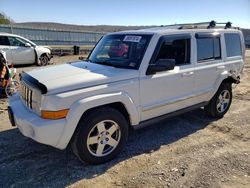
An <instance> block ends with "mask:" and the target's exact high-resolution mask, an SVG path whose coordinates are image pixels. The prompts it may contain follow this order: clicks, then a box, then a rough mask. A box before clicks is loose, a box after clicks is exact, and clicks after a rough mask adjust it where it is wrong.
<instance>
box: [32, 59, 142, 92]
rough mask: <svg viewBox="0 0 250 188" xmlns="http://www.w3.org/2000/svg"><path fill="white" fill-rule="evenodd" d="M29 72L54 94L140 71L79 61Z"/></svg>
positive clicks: (98, 83) (118, 79) (134, 75)
mask: <svg viewBox="0 0 250 188" xmlns="http://www.w3.org/2000/svg"><path fill="white" fill-rule="evenodd" d="M27 74H28V75H29V76H31V77H33V78H34V79H36V80H37V81H38V82H40V83H41V84H43V85H44V86H46V88H47V93H48V94H53V93H61V92H66V91H70V90H75V89H80V88H87V87H92V86H97V85H101V84H108V83H112V82H117V81H121V80H128V79H132V78H136V77H137V78H138V75H139V71H138V70H132V69H120V68H115V67H111V66H106V65H99V64H94V63H89V62H83V61H77V62H74V63H68V64H63V65H56V66H52V67H49V68H42V69H38V70H33V71H31V72H28V73H27Z"/></svg>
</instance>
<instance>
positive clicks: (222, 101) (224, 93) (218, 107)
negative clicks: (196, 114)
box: [205, 83, 232, 118]
mask: <svg viewBox="0 0 250 188" xmlns="http://www.w3.org/2000/svg"><path fill="white" fill-rule="evenodd" d="M231 102H232V84H231V83H222V84H221V86H220V88H219V89H218V91H217V92H216V94H215V95H214V97H213V98H212V99H211V100H210V102H209V104H208V105H207V106H205V112H206V113H207V114H208V115H209V116H212V117H216V118H221V117H223V116H224V115H225V114H226V113H227V111H228V109H229V107H230V105H231Z"/></svg>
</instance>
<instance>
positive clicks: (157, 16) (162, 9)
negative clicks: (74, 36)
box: [0, 0, 250, 28]
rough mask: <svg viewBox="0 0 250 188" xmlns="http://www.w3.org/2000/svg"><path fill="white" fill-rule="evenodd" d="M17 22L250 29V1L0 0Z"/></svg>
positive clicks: (8, 13)
mask: <svg viewBox="0 0 250 188" xmlns="http://www.w3.org/2000/svg"><path fill="white" fill-rule="evenodd" d="M0 12H4V13H5V14H6V15H7V16H9V17H10V18H12V19H13V20H14V21H15V22H36V21H39V22H60V23H68V24H79V25H96V24H97V25H102V24H105V25H166V24H175V23H189V22H203V21H210V20H216V21H218V22H222V21H223V22H226V21H231V22H233V25H234V26H240V27H243V28H250V0H99V1H98V0H90V1H84V0H71V1H68V0H67V1H63V0H42V1H36V0H0Z"/></svg>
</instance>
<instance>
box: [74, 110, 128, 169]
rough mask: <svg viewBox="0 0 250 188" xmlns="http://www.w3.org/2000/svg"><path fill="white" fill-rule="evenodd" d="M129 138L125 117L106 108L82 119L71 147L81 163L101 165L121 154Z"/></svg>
mask: <svg viewBox="0 0 250 188" xmlns="http://www.w3.org/2000/svg"><path fill="white" fill-rule="evenodd" d="M127 137H128V122H127V121H126V119H125V118H124V116H123V115H122V114H121V113H120V112H119V111H117V110H115V109H113V108H110V107H105V108H100V109H96V110H94V111H92V112H90V113H88V114H87V115H86V117H82V118H81V120H80V121H79V123H78V128H77V130H76V132H75V134H74V137H73V140H72V144H71V146H72V150H73V152H74V153H75V155H76V156H77V157H78V158H79V159H80V160H81V161H85V162H87V163H90V164H100V163H105V162H107V161H110V160H111V159H113V158H114V157H115V156H116V155H117V154H119V153H120V152H121V150H122V149H123V147H124V146H125V144H126V141H127ZM109 144H110V145H109Z"/></svg>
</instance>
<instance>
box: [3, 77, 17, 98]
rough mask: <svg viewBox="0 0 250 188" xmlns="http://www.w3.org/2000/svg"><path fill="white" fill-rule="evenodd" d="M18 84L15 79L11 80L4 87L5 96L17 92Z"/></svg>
mask: <svg viewBox="0 0 250 188" xmlns="http://www.w3.org/2000/svg"><path fill="white" fill-rule="evenodd" d="M18 86H19V82H18V81H16V80H11V81H9V82H8V84H7V85H6V87H5V94H6V96H7V97H10V96H12V95H13V94H14V93H16V92H17V90H18Z"/></svg>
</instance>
